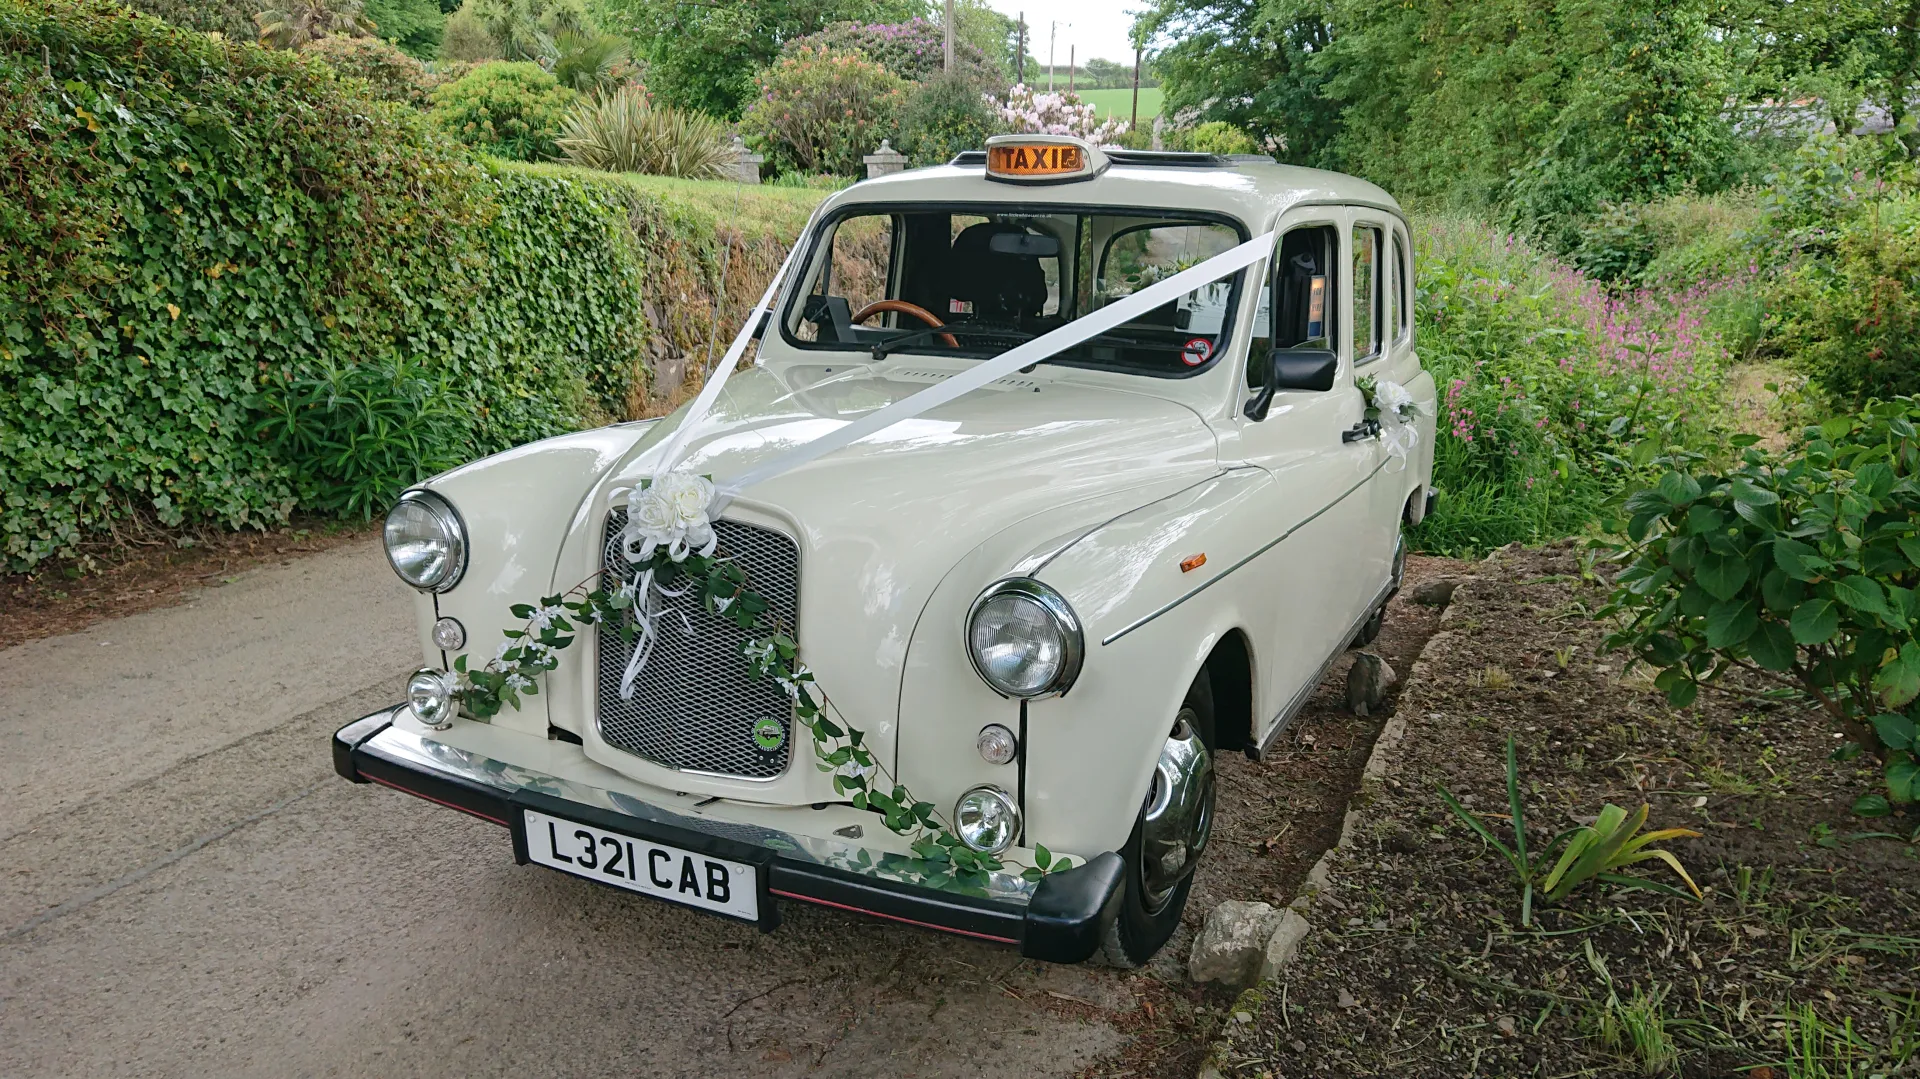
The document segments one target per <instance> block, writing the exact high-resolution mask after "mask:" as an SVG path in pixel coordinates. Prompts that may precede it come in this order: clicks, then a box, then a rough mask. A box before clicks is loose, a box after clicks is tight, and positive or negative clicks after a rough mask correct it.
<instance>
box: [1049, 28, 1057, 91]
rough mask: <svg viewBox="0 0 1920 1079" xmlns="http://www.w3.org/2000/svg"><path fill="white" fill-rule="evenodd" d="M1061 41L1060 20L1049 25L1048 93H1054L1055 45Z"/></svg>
mask: <svg viewBox="0 0 1920 1079" xmlns="http://www.w3.org/2000/svg"><path fill="white" fill-rule="evenodd" d="M1059 39H1060V20H1058V19H1055V20H1054V21H1053V22H1050V23H1048V24H1047V93H1049V94H1051V93H1053V45H1054V42H1056V41H1058V40H1059Z"/></svg>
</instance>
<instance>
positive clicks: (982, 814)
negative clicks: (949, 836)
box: [953, 786, 1020, 854]
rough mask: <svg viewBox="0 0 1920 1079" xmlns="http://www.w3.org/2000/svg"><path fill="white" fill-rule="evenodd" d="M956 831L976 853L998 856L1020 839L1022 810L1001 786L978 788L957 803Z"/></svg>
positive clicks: (954, 823) (955, 806)
mask: <svg viewBox="0 0 1920 1079" xmlns="http://www.w3.org/2000/svg"><path fill="white" fill-rule="evenodd" d="M953 830H954V833H955V834H956V835H958V836H959V837H960V842H962V843H965V844H966V845H967V846H968V847H970V848H972V849H973V850H977V851H979V852H981V853H982V854H998V853H1000V852H1001V851H1003V850H1006V849H1007V848H1008V847H1011V846H1013V841H1014V840H1016V839H1019V838H1020V807H1019V806H1018V805H1016V804H1015V803H1014V800H1013V797H1012V796H1011V795H1009V794H1008V793H1007V792H1006V791H1003V790H1001V789H1000V788H999V787H991V786H980V787H975V788H973V789H972V790H970V791H968V792H967V793H965V794H963V795H961V796H960V800H959V801H957V802H955V803H953Z"/></svg>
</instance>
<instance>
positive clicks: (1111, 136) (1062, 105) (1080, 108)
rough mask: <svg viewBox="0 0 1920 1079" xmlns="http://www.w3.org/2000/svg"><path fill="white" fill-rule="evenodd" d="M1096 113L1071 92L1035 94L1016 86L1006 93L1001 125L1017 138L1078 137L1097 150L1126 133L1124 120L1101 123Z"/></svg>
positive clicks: (1023, 84) (1029, 89)
mask: <svg viewBox="0 0 1920 1079" xmlns="http://www.w3.org/2000/svg"><path fill="white" fill-rule="evenodd" d="M1096 113H1097V110H1096V109H1095V108H1094V107H1093V106H1092V105H1089V104H1087V103H1086V102H1083V101H1081V100H1080V95H1078V94H1075V93H1073V92H1072V91H1070V90H1068V91H1062V92H1060V93H1057V94H1043V93H1035V92H1034V90H1033V88H1032V87H1029V86H1028V85H1026V84H1025V83H1015V84H1014V87H1013V89H1011V90H1008V91H1007V103H1006V104H1004V105H1001V106H1000V122H1001V123H1002V124H1004V125H1005V126H1006V128H1007V130H1009V131H1013V132H1015V133H1018V134H1036V135H1076V136H1078V137H1080V138H1083V139H1085V140H1087V141H1088V142H1091V143H1093V144H1094V145H1095V146H1105V145H1107V144H1109V143H1111V142H1113V140H1115V139H1117V138H1119V137H1120V136H1121V135H1123V134H1125V133H1126V130H1127V122H1126V121H1125V120H1107V121H1105V122H1102V121H1101V119H1100V117H1099V116H1098V115H1097V114H1096Z"/></svg>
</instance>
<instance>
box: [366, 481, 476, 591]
mask: <svg viewBox="0 0 1920 1079" xmlns="http://www.w3.org/2000/svg"><path fill="white" fill-rule="evenodd" d="M384 533H385V539H386V547H387V564H388V565H390V566H392V567H393V572H395V573H397V574H399V575H400V579H401V580H403V581H405V582H407V583H408V584H410V585H412V586H413V587H415V588H418V589H420V590H421V591H423V592H445V591H446V590H447V589H449V588H452V587H453V586H454V585H456V584H459V583H460V576H461V575H462V574H464V573H465V572H466V571H467V526H466V524H465V523H463V522H462V521H461V520H460V515H459V514H458V513H456V512H455V511H454V508H453V504H452V503H450V502H448V501H447V500H446V499H444V498H441V497H440V496H439V495H437V494H434V493H433V492H432V491H408V492H407V493H406V494H403V495H401V496H400V501H399V502H396V503H394V507H393V509H392V510H390V511H388V513H387V523H386V528H385V529H384Z"/></svg>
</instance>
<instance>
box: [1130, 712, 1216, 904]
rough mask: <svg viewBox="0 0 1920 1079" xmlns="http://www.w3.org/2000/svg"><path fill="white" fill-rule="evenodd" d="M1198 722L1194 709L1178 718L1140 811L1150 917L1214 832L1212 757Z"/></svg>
mask: <svg viewBox="0 0 1920 1079" xmlns="http://www.w3.org/2000/svg"><path fill="white" fill-rule="evenodd" d="M1198 720H1199V716H1198V715H1196V714H1195V713H1194V711H1193V709H1191V708H1182V709H1181V710H1180V715H1179V716H1178V717H1176V718H1175V719H1174V721H1173V733H1172V734H1170V735H1168V736H1167V741H1166V744H1165V745H1163V746H1161V747H1160V761H1159V763H1158V764H1156V765H1155V766H1154V770H1153V781H1152V782H1151V783H1150V784H1148V786H1147V801H1146V805H1145V806H1144V807H1143V808H1142V809H1141V811H1140V878H1141V880H1140V883H1141V891H1142V894H1141V898H1142V899H1143V900H1144V901H1145V906H1146V908H1147V910H1148V911H1149V912H1151V913H1158V912H1159V911H1160V910H1161V908H1163V907H1165V906H1166V904H1167V900H1168V899H1170V898H1171V897H1172V895H1173V891H1174V889H1175V888H1177V887H1179V886H1180V882H1181V881H1183V880H1185V879H1186V878H1187V877H1188V875H1190V874H1191V873H1192V872H1193V867H1194V865H1195V864H1196V863H1197V862H1198V861H1199V860H1200V852H1201V851H1203V850H1205V849H1206V846H1207V836H1208V834H1209V833H1211V832H1212V831H1213V757H1212V755H1211V754H1209V753H1208V752H1207V744H1206V743H1205V742H1203V741H1201V740H1200V728H1199V726H1198Z"/></svg>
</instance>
